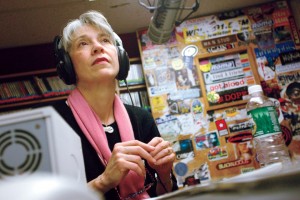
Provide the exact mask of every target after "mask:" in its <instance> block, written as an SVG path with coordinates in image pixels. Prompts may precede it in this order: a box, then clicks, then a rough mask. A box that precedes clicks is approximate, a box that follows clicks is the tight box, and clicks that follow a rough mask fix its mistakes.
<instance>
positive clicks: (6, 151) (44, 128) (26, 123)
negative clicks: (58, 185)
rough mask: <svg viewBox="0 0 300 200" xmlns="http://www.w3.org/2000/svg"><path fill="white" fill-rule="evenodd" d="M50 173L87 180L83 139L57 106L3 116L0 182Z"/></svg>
mask: <svg viewBox="0 0 300 200" xmlns="http://www.w3.org/2000/svg"><path fill="white" fill-rule="evenodd" d="M40 172H48V173H52V174H56V175H59V176H66V177H70V178H72V179H76V180H77V181H78V182H82V183H86V176H85V168H84V162H83V155H82V148H81V140H80V138H79V136H78V135H77V134H76V133H75V132H74V131H73V129H72V128H71V127H70V126H69V125H68V124H67V123H66V122H65V121H64V120H63V118H62V117H61V116H60V115H59V114H58V113H57V112H56V111H55V110H54V108H52V107H50V106H48V107H42V108H36V109H32V110H22V111H16V112H13V113H8V114H3V115H1V116H0V181H1V179H6V178H8V177H11V176H16V175H21V174H35V173H40Z"/></svg>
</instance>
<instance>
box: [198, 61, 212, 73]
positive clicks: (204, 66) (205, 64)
mask: <svg viewBox="0 0 300 200" xmlns="http://www.w3.org/2000/svg"><path fill="white" fill-rule="evenodd" d="M211 66H212V64H211V62H209V60H203V61H200V63H199V69H200V70H201V71H202V72H209V71H210V69H211Z"/></svg>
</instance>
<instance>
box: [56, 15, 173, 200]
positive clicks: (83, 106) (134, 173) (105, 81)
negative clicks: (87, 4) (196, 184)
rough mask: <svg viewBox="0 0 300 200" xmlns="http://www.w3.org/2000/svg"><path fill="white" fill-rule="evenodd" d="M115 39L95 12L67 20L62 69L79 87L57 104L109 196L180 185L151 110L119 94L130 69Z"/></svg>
mask: <svg viewBox="0 0 300 200" xmlns="http://www.w3.org/2000/svg"><path fill="white" fill-rule="evenodd" d="M116 39H119V38H118V37H117V36H116V34H115V33H114V32H113V30H112V28H111V26H110V25H109V24H108V22H107V20H106V19H105V17H104V16H103V15H102V14H101V13H99V12H96V11H89V12H86V13H84V14H82V15H81V16H80V17H79V19H76V20H73V21H71V22H69V23H68V24H67V26H66V27H65V28H64V30H63V35H62V38H61V39H60V40H58V41H56V42H55V45H56V56H57V59H58V61H57V62H58V64H57V70H58V74H59V76H60V77H61V78H62V79H63V80H64V81H65V82H66V83H67V84H72V83H74V84H75V85H76V89H75V90H73V91H72V93H71V94H70V95H69V97H68V99H67V101H66V102H59V103H56V104H55V105H54V107H55V108H56V110H57V111H58V112H59V113H60V114H61V115H62V116H63V117H64V118H65V120H66V121H67V122H68V123H69V124H70V125H71V127H73V129H74V130H75V131H76V132H77V134H78V135H79V136H80V137H81V140H82V149H83V156H84V162H85V170H86V176H87V181H88V184H89V185H90V186H91V187H92V188H94V189H96V190H98V191H100V192H102V193H103V194H104V195H105V198H106V199H145V198H148V197H149V196H150V197H153V196H157V195H160V194H163V193H166V192H170V191H173V190H175V189H177V185H176V179H175V177H174V175H173V174H172V166H173V161H174V159H175V154H174V152H173V150H172V147H171V146H170V143H169V142H167V141H164V140H163V139H162V138H161V137H160V135H159V132H158V129H157V127H156V125H155V122H154V120H153V118H152V116H151V114H150V113H149V112H147V111H145V110H143V109H141V108H138V107H133V106H129V105H124V104H123V103H122V102H121V100H120V99H119V97H118V96H117V95H116V94H115V91H116V82H115V81H116V78H118V79H119V78H120V77H121V78H122V79H123V78H124V79H125V78H126V76H127V73H128V71H127V72H125V74H126V75H125V76H124V75H121V76H120V72H121V71H122V70H123V68H122V67H123V66H121V65H120V63H121V64H122V63H124V62H122V61H120V59H122V56H120V54H122V52H121V51H122V49H121V47H120V46H118V47H117V46H116ZM119 43H120V41H119ZM119 45H120V44H119ZM123 53H124V52H123ZM125 64H126V62H125ZM170 177H171V178H170ZM157 180H159V181H157Z"/></svg>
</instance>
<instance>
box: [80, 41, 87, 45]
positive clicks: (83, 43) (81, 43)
mask: <svg viewBox="0 0 300 200" xmlns="http://www.w3.org/2000/svg"><path fill="white" fill-rule="evenodd" d="M85 45H87V42H85V41H82V42H80V43H79V46H85Z"/></svg>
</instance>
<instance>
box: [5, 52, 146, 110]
mask: <svg viewBox="0 0 300 200" xmlns="http://www.w3.org/2000/svg"><path fill="white" fill-rule="evenodd" d="M130 63H131V64H132V66H135V67H134V68H136V66H139V65H141V64H140V63H141V62H140V58H138V57H137V58H131V59H130ZM135 71H136V70H132V69H130V71H129V72H130V73H131V74H132V73H135V74H136V72H135ZM141 74H142V77H139V78H137V79H138V80H139V82H132V81H131V80H130V79H128V80H127V82H130V83H132V84H128V87H129V90H130V92H131V93H132V96H135V98H137V97H139V99H138V100H139V103H137V105H143V106H142V107H146V108H148V107H149V105H144V103H143V104H142V100H141V99H142V97H144V96H145V95H144V94H141V93H143V91H145V92H146V91H147V89H146V85H145V82H144V78H143V73H141ZM128 78H130V77H128ZM73 88H74V86H69V85H66V84H64V83H63V82H62V80H61V79H59V77H58V76H57V74H56V69H55V68H51V69H45V70H36V71H29V72H22V73H13V74H7V75H1V76H0V112H7V111H12V110H19V109H26V108H30V107H31V106H33V105H35V104H45V105H47V103H51V102H53V101H58V100H63V99H66V98H67V96H68V94H69V93H70V92H71V91H72V89H73ZM118 90H119V91H118V92H119V94H120V95H121V94H122V96H126V94H127V93H128V91H127V88H126V87H125V86H121V87H119V88H118ZM135 93H137V94H135ZM140 96H142V97H140ZM138 100H135V102H136V101H138ZM147 101H148V99H147V100H143V102H147ZM126 103H128V102H126Z"/></svg>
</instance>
